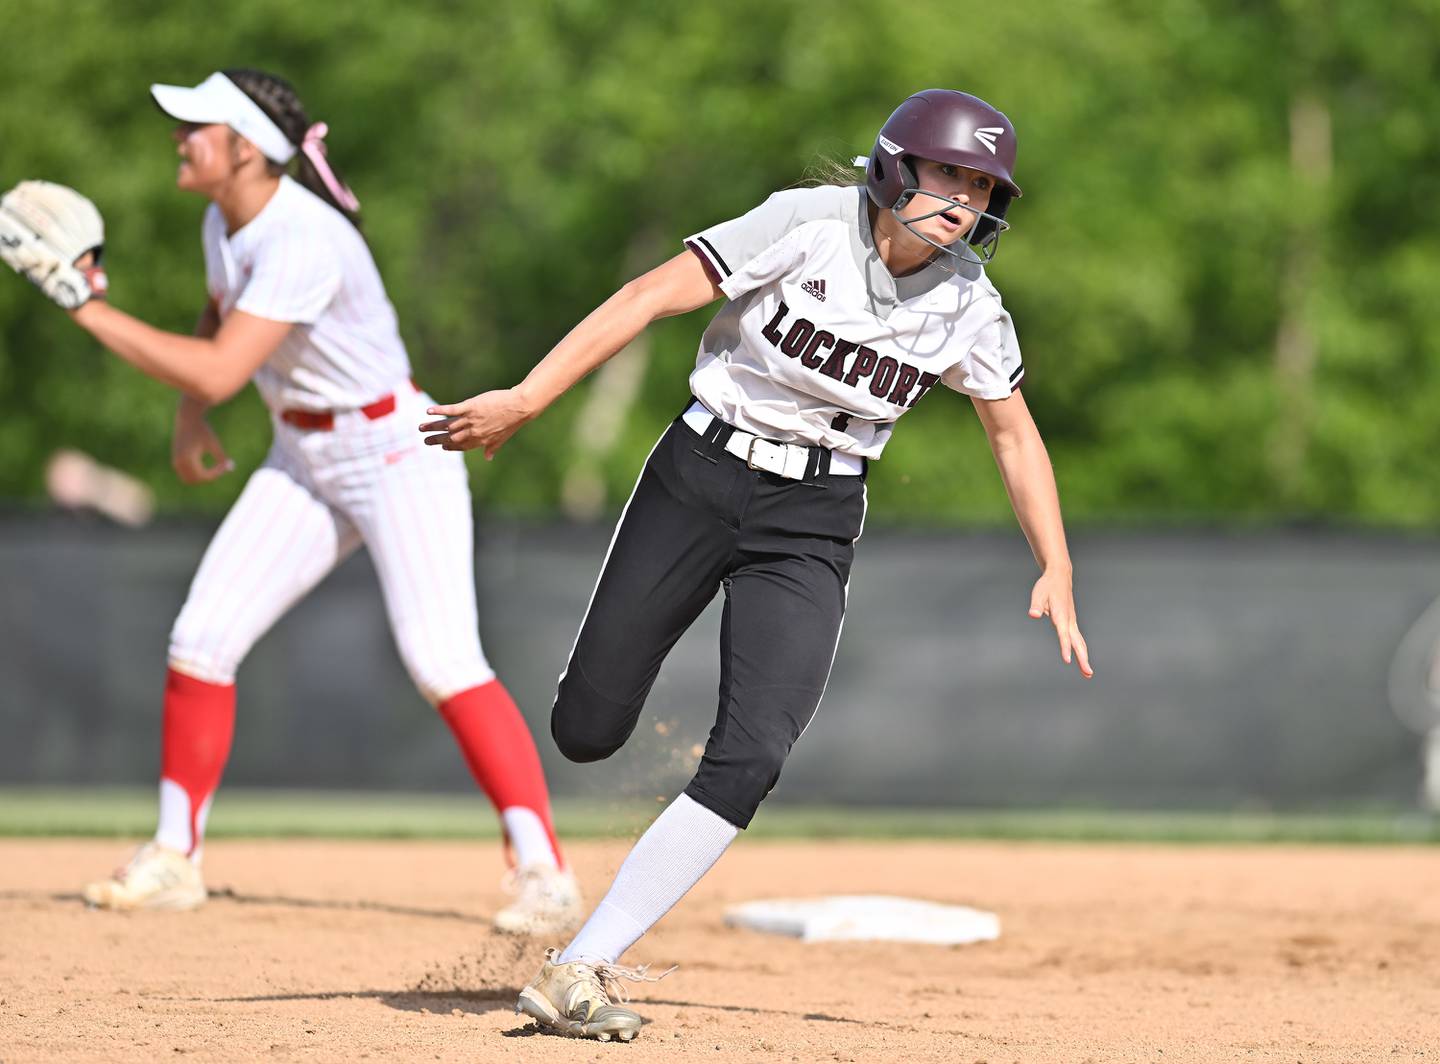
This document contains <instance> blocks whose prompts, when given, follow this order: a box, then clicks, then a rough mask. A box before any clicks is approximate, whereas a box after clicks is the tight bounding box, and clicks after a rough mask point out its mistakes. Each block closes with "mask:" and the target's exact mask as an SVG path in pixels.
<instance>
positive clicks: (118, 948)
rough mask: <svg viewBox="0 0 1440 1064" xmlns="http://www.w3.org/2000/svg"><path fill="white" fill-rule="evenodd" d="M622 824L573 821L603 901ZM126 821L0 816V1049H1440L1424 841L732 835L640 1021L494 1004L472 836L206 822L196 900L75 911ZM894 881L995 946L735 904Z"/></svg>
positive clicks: (1329, 1056) (1388, 1054)
mask: <svg viewBox="0 0 1440 1064" xmlns="http://www.w3.org/2000/svg"><path fill="white" fill-rule="evenodd" d="M623 853H624V844H623V843H620V842H595V843H581V844H576V845H573V846H572V847H571V854H572V856H573V859H574V862H575V864H576V867H577V869H578V871H579V873H580V876H581V879H582V882H584V883H585V885H586V887H587V889H588V891H589V893H590V895H591V896H592V897H594V896H596V895H598V894H599V893H600V892H601V891H602V890H603V888H604V886H605V885H606V884H607V883H608V877H609V875H610V874H611V873H612V872H613V870H614V868H615V867H616V866H617V864H618V862H619V860H620V859H621V857H622V856H623ZM124 855H125V847H123V846H117V845H116V844H115V843H113V842H98V841H88V840H87V841H40V842H37V841H23V840H0V1061H3V1062H4V1064H18V1062H21V1061H46V1062H49V1061H59V1060H67V1061H68V1060H106V1061H119V1060H137V1061H138V1060H146V1061H153V1060H161V1059H164V1060H179V1059H185V1060H225V1061H250V1060H267V1061H268V1060H273V1061H282V1060H316V1061H340V1060H375V1061H379V1060H442V1061H507V1062H516V1064H523V1062H526V1061H545V1062H547V1064H552V1062H565V1061H587V1062H588V1061H603V1060H610V1059H616V1060H618V1059H624V1060H625V1061H628V1062H630V1064H646V1062H653V1061H662V1060H663V1061H667V1062H668V1061H674V1060H709V1061H717V1060H720V1061H727V1062H728V1061H781V1062H784V1061H801V1062H808V1061H831V1060H839V1061H850V1060H855V1061H872V1060H873V1061H882V1060H883V1061H956V1062H960V1064H973V1062H977V1061H984V1062H987V1064H1011V1062H1023V1064H1032V1062H1033V1064H1045V1062H1052V1061H1054V1062H1066V1064H1083V1062H1086V1061H1092V1062H1097V1064H1098V1062H1102V1061H1103V1062H1109V1061H1147V1062H1150V1061H1159V1062H1170V1064H1173V1062H1177V1061H1187V1062H1188V1061H1194V1062H1197V1064H1200V1062H1203V1064H1217V1062H1229V1061H1275V1062H1284V1064H1294V1062H1296V1061H1301V1062H1304V1064H1312V1062H1332V1061H1333V1062H1341V1061H1344V1062H1352V1061H1382V1060H1383V1061H1391V1062H1395V1061H1411V1060H1423V1061H1440V978H1437V973H1440V851H1436V850H1434V849H1423V848H1363V847H1356V848H1318V847H1316V848H1299V847H1254V848H1247V847H1200V846H1191V847H1160V846H1127V845H1110V846H1093V845H1074V844H1065V845H1048V844H1035V843H1015V844H998V843H966V842H953V843H903V844H902V843H850V842H846V843H780V842H773V843H772V842H761V841H744V840H742V842H741V843H740V845H738V846H737V847H736V848H735V849H734V850H733V851H732V852H731V853H729V854H728V855H726V857H725V859H724V860H723V861H722V862H721V863H720V865H719V866H717V868H716V869H715V871H714V872H713V873H712V874H711V876H710V877H709V878H708V879H707V880H706V881H705V882H704V883H703V884H701V886H700V888H699V889H698V890H697V892H696V894H695V895H694V896H692V897H691V898H690V899H689V900H688V901H687V903H686V904H685V905H683V906H682V907H681V909H680V910H679V911H677V912H676V913H674V914H672V915H671V916H670V917H669V918H667V919H666V920H665V921H664V922H663V923H662V924H661V925H660V927H659V928H657V930H656V931H655V932H654V933H653V934H652V935H651V936H650V937H649V938H648V939H647V940H645V941H644V942H642V943H641V944H640V946H639V947H638V953H639V956H638V957H634V958H627V959H629V960H653V961H656V962H659V963H660V964H669V963H671V962H678V963H679V964H680V965H681V967H680V969H679V970H678V971H677V972H675V973H674V974H673V975H671V976H670V977H669V978H667V979H666V980H665V981H664V982H662V983H659V984H657V985H654V986H645V987H643V988H640V989H639V990H638V992H637V1000H638V1002H639V1008H640V1011H641V1012H642V1013H644V1014H645V1015H646V1016H647V1017H648V1018H649V1019H650V1020H651V1021H652V1022H651V1023H650V1025H649V1026H647V1027H646V1029H645V1031H644V1032H643V1033H642V1035H641V1037H640V1038H639V1039H638V1040H637V1041H636V1042H635V1043H633V1044H631V1045H618V1044H610V1045H600V1044H598V1043H594V1042H577V1041H571V1040H567V1039H561V1038H556V1037H552V1036H547V1035H539V1034H537V1033H535V1031H534V1029H533V1028H531V1027H529V1026H527V1025H526V1024H525V1023H522V1022H521V1018H520V1017H518V1016H516V1015H515V1014H514V1013H512V1012H511V1011H510V1009H511V1004H512V1002H513V1000H514V997H515V992H516V989H517V988H518V987H519V986H520V985H521V983H523V982H524V980H525V979H526V978H527V977H528V976H529V975H530V974H531V972H532V970H533V969H534V968H535V967H536V966H537V965H538V962H539V954H540V949H541V946H543V945H544V944H543V943H525V942H521V943H516V942H513V941H511V940H505V939H501V938H499V937H498V936H495V935H494V934H493V933H492V932H491V930H490V928H489V925H488V923H487V921H486V918H485V914H486V913H488V912H490V911H491V910H492V909H493V907H495V906H496V905H497V904H499V903H500V902H501V900H502V895H501V894H500V891H499V889H498V886H497V877H498V874H499V866H498V855H497V854H496V852H495V851H494V850H493V848H492V847H490V846H486V845H483V844H477V843H433V842H413V843H407V842H344V843H327V842H300V841H295V842H217V843H214V844H212V846H211V847H210V850H209V853H208V855H207V858H206V862H207V874H208V878H209V881H210V887H211V891H212V893H213V894H215V895H216V896H215V897H213V898H212V901H211V903H210V904H209V905H207V906H206V907H205V908H204V909H203V910H201V911H199V912H197V913H189V914H158V913H152V914H138V915H131V916H115V915H113V914H103V913H92V912H87V911H85V909H84V908H83V907H82V905H81V904H80V902H79V900H78V895H77V893H76V891H77V888H78V886H79V884H80V883H81V882H82V881H83V880H84V879H85V878H87V877H88V876H90V875H92V874H93V873H95V872H96V871H97V870H100V869H104V868H107V867H109V866H110V865H112V864H114V863H116V861H117V860H118V859H119V858H121V857H123V856H124ZM868 891H875V892H886V893H907V894H913V895H916V896H920V897H927V898H933V899H936V900H941V901H954V902H964V903H969V904H974V905H978V906H981V907H984V908H989V909H993V910H995V911H997V912H999V913H1000V915H1001V919H1002V921H1003V928H1004V930H1003V934H1002V937H1001V939H1000V941H999V942H997V943H992V944H989V945H984V946H970V947H961V948H955V949H946V948H938V947H900V946H893V945H864V944H845V945H811V946H806V945H802V944H800V943H799V942H796V941H793V940H787V939H779V938H772V937H768V936H761V935H757V934H753V933H748V932H737V931H731V930H727V929H725V928H724V927H722V926H721V922H720V914H721V911H722V909H723V907H724V906H725V905H727V904H729V903H731V902H734V901H739V900H744V899H749V898H754V897H761V896H783V895H804V894H813V893H821V892H868Z"/></svg>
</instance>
